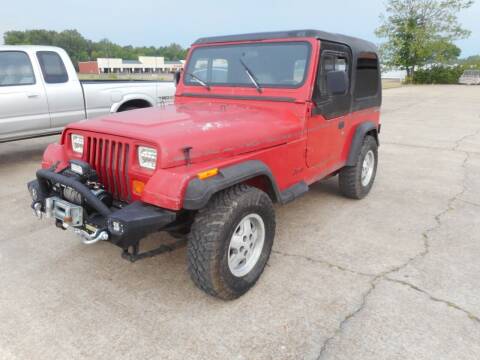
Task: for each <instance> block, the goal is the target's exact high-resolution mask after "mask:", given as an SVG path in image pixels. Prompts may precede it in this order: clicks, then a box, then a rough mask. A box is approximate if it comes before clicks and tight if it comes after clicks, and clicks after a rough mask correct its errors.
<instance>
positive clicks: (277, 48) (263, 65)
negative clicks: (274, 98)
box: [183, 40, 312, 89]
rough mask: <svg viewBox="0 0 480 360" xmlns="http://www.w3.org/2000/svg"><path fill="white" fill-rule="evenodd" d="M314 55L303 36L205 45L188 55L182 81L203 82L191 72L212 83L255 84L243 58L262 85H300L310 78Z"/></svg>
mask: <svg viewBox="0 0 480 360" xmlns="http://www.w3.org/2000/svg"><path fill="white" fill-rule="evenodd" d="M311 56H312V45H311V43H310V42H308V41H304V40H296V41H295V40H285V41H272V42H268V41H266V42H255V43H236V44H209V45H202V46H198V47H195V48H194V49H193V50H192V52H191V54H190V56H189V60H188V63H187V65H186V69H185V72H184V73H185V74H186V75H185V76H183V84H184V85H186V86H197V87H198V86H201V85H200V84H199V83H198V81H196V80H195V79H194V78H193V77H192V76H188V75H187V74H188V73H191V74H194V75H195V76H196V77H199V78H200V79H201V80H202V81H204V82H205V83H207V84H208V85H209V86H218V87H243V88H256V85H255V84H253V82H252V80H251V78H250V77H249V75H248V73H247V71H245V66H244V65H243V64H242V62H243V63H244V64H245V65H246V66H247V67H248V69H249V70H250V71H251V73H252V74H254V76H255V80H256V81H257V83H258V86H259V87H260V88H273V89H275V88H276V89H282V88H284V89H297V88H300V87H302V86H303V85H304V84H305V81H306V80H307V79H308V75H309V74H308V73H309V69H310V62H311Z"/></svg>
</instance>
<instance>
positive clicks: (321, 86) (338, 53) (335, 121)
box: [307, 41, 351, 172]
mask: <svg viewBox="0 0 480 360" xmlns="http://www.w3.org/2000/svg"><path fill="white" fill-rule="evenodd" d="M320 51H321V53H320V55H321V56H320V63H319V66H318V71H317V80H316V84H315V90H314V95H313V99H312V100H313V108H312V115H311V116H310V118H309V119H308V121H307V133H308V139H307V166H308V167H316V168H318V170H319V172H329V171H335V170H337V169H338V168H339V167H341V166H342V164H341V151H342V148H343V147H342V145H343V143H344V141H345V126H346V122H347V121H348V120H349V118H350V115H349V113H350V108H351V91H350V90H348V91H347V92H346V93H345V94H342V95H330V94H328V92H327V86H326V75H327V73H328V72H329V71H345V72H347V73H348V78H349V79H351V51H350V49H349V48H348V47H347V46H345V45H341V44H337V43H329V42H325V41H323V42H322V44H321V50H320ZM349 83H350V80H349Z"/></svg>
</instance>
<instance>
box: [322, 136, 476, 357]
mask: <svg viewBox="0 0 480 360" xmlns="http://www.w3.org/2000/svg"><path fill="white" fill-rule="evenodd" d="M478 134H480V129H479V130H477V131H476V132H475V133H473V134H468V135H465V136H462V137H461V138H460V139H458V140H456V141H455V145H454V146H453V147H452V148H450V149H443V150H447V151H448V150H450V151H454V152H461V153H463V154H465V158H464V159H463V161H462V164H461V167H462V169H463V172H464V175H463V181H462V187H461V190H460V191H459V192H458V193H456V194H455V195H454V196H452V197H450V198H449V199H448V200H447V204H446V207H445V209H443V210H442V211H440V212H438V213H437V214H436V215H435V216H434V219H435V222H436V224H435V225H434V226H432V227H431V228H428V229H427V230H425V231H424V232H423V233H422V239H423V249H422V250H421V251H420V252H419V253H417V254H416V255H414V256H412V257H410V258H409V259H407V260H406V261H405V262H403V263H402V264H400V265H398V266H395V267H393V268H390V269H388V270H385V271H383V272H381V273H379V274H378V275H375V276H374V277H373V279H372V280H371V281H370V283H369V284H370V287H369V289H368V290H367V291H366V292H364V293H363V295H362V299H361V302H360V305H359V306H358V307H357V308H356V309H355V310H354V311H353V312H351V313H349V314H347V316H345V317H344V318H343V319H342V320H341V321H340V324H339V326H338V327H337V329H336V330H335V331H334V333H333V334H332V336H330V337H328V338H327V339H326V340H325V341H324V342H323V344H322V346H321V348H320V353H319V355H318V357H317V360H319V359H321V358H322V357H323V355H324V354H325V352H326V350H327V348H328V346H329V344H330V343H331V341H332V340H333V339H335V338H336V337H337V336H340V335H341V334H342V332H343V330H344V328H345V326H346V325H347V323H348V322H349V321H350V320H351V319H352V318H354V317H355V316H356V315H357V314H358V313H360V312H361V311H362V310H363V309H364V308H365V306H366V303H367V299H368V297H369V296H370V295H371V294H372V292H373V291H374V290H375V287H376V285H377V284H378V283H380V282H381V281H383V280H386V281H393V282H398V283H399V284H403V285H405V286H409V287H411V288H412V289H414V290H416V291H418V292H421V293H424V294H425V295H427V296H428V297H429V298H430V299H431V300H432V301H436V302H441V303H444V304H446V305H448V306H449V307H452V308H454V309H457V310H459V311H462V312H464V313H465V314H467V315H468V317H469V318H471V319H472V320H474V321H476V322H477V323H480V319H479V318H478V317H477V316H475V315H474V314H472V313H470V312H469V311H468V310H465V309H463V308H462V307H460V306H459V305H456V304H454V303H452V302H450V301H447V300H443V299H440V298H437V297H434V296H433V295H431V294H429V293H428V292H426V291H425V290H422V289H420V288H419V287H417V286H415V285H412V284H410V283H408V282H405V281H402V280H394V279H392V278H390V277H388V275H390V274H392V273H394V272H398V271H400V270H402V269H404V268H406V267H407V266H408V265H410V264H411V263H413V262H414V261H416V260H417V259H419V258H424V257H425V256H427V255H428V254H429V253H430V236H429V235H430V233H432V232H434V231H436V230H437V229H439V228H440V227H441V226H442V218H443V216H445V214H447V213H448V212H449V211H452V210H454V207H453V204H454V202H455V201H457V200H460V199H459V198H460V197H461V196H462V195H464V194H465V192H466V191H467V184H466V181H467V163H468V161H469V160H470V156H471V153H470V152H468V151H463V150H459V148H460V146H461V143H462V141H465V140H466V139H468V138H471V137H474V136H477V135H478ZM399 145H401V144H399ZM406 146H409V145H406ZM333 267H335V268H338V269H340V270H342V269H345V268H343V267H340V266H338V265H334V266H333ZM343 271H349V272H352V273H356V274H362V273H359V272H356V271H354V270H350V269H346V270H343ZM363 275H367V274H363ZM367 276H372V275H371V274H368V275H367Z"/></svg>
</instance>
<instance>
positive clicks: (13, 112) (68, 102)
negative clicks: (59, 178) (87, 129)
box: [0, 45, 175, 142]
mask: <svg viewBox="0 0 480 360" xmlns="http://www.w3.org/2000/svg"><path fill="white" fill-rule="evenodd" d="M174 94H175V85H174V83H173V82H162V81H80V80H79V79H78V77H77V74H76V72H75V68H74V66H73V64H72V61H71V60H70V58H69V56H68V55H67V53H66V52H65V51H64V50H63V49H60V48H57V47H52V46H33V45H21V46H9V45H4V46H0V142H6V141H12V140H19V139H26V138H31V137H37V136H44V135H51V134H56V133H59V132H61V130H62V129H63V127H64V126H65V125H67V124H68V123H70V122H73V121H78V120H82V119H89V118H92V117H97V116H101V115H105V114H108V113H114V112H119V111H126V110H132V109H137V108H143V107H150V106H159V105H164V104H168V103H171V102H173V97H174Z"/></svg>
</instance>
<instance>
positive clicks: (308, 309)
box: [0, 86, 480, 360]
mask: <svg viewBox="0 0 480 360" xmlns="http://www.w3.org/2000/svg"><path fill="white" fill-rule="evenodd" d="M382 113H383V116H382V123H383V126H382V134H381V147H380V164H379V168H378V174H377V179H376V184H375V186H374V188H373V190H372V192H371V194H370V195H369V196H368V197H367V198H366V199H364V200H362V201H353V200H348V199H345V198H343V197H341V196H340V195H339V193H338V189H337V182H336V179H329V180H327V181H324V182H321V183H318V184H315V185H313V186H312V187H311V191H310V192H309V193H308V194H306V195H305V196H304V197H302V198H301V199H299V200H298V201H296V202H293V203H291V204H289V205H287V206H283V207H277V222H278V230H277V236H276V239H275V244H274V251H273V254H272V256H271V258H270V261H269V264H268V266H267V268H266V271H265V273H264V274H263V276H262V278H261V279H260V281H259V282H258V284H257V285H256V286H255V287H254V288H253V289H252V290H251V291H250V292H249V293H248V294H246V295H245V296H243V297H242V298H240V299H239V300H237V301H234V302H222V301H219V300H215V299H213V298H210V297H208V296H206V295H204V294H203V293H202V292H201V291H200V290H197V289H196V288H195V286H194V285H193V283H192V282H191V281H190V279H189V276H188V273H187V267H186V262H185V256H186V251H185V248H181V249H179V250H177V251H174V252H172V253H168V254H164V255H161V256H157V257H155V258H151V259H147V260H142V261H140V262H138V263H134V264H131V263H129V262H127V261H125V260H123V259H121V257H120V250H119V249H118V248H116V247H114V246H112V245H110V244H107V243H100V244H95V245H93V246H85V245H83V244H81V242H80V241H79V240H78V239H77V238H76V237H75V236H74V235H73V234H72V233H70V232H62V231H59V230H57V229H55V228H54V227H53V226H52V225H51V224H49V223H46V222H39V221H37V220H35V219H34V218H33V217H32V215H31V210H30V209H29V196H28V194H27V191H26V182H27V181H28V180H30V179H31V178H32V177H33V176H34V172H35V169H36V168H37V167H38V164H39V161H40V158H41V154H42V151H43V149H44V148H45V146H46V145H47V144H48V143H50V142H53V141H55V140H56V137H49V138H43V139H36V140H27V141H20V142H15V143H8V144H0V184H1V185H2V186H1V187H0V204H1V206H0V218H1V219H2V220H1V222H0V224H1V225H0V284H1V291H0V359H52V358H55V359H87V358H114V359H139V358H141V359H185V358H188V359H455V360H459V359H478V358H480V341H479V339H480V287H479V283H480V282H479V279H480V261H479V259H480V235H479V234H480V87H466V86H418V87H414V86H411V87H410V86H408V87H402V88H397V89H390V90H387V91H385V92H384V106H383V110H382ZM159 241H165V242H168V241H171V239H170V238H169V237H168V236H167V235H155V236H151V237H150V238H149V239H148V241H147V246H153V244H155V243H157V242H159Z"/></svg>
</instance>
